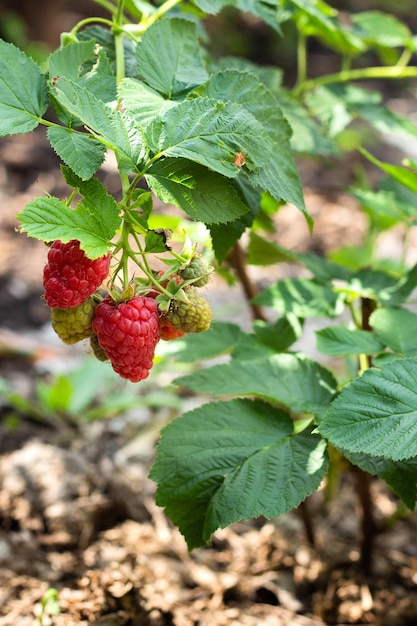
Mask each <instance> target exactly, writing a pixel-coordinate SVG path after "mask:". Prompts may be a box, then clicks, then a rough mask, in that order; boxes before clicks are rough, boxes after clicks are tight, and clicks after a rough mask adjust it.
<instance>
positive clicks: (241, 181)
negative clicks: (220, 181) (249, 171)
mask: <svg viewBox="0 0 417 626" xmlns="http://www.w3.org/2000/svg"><path fill="white" fill-rule="evenodd" d="M235 180H236V185H237V187H238V189H239V192H240V194H241V196H242V199H243V202H245V203H246V204H247V206H248V207H249V211H248V212H247V213H245V214H244V215H242V216H241V217H240V218H238V219H236V220H234V221H233V222H229V223H228V224H227V228H224V227H223V226H222V225H217V224H210V226H209V230H210V237H211V243H212V246H213V251H214V255H215V257H216V260H217V262H218V263H219V265H220V264H221V263H222V262H223V261H224V259H225V258H226V257H227V255H228V254H229V252H230V251H231V250H232V248H233V246H234V245H235V243H236V242H237V241H238V240H239V239H240V237H241V236H242V235H243V233H244V232H245V230H246V229H247V228H250V227H251V226H252V224H253V222H254V221H255V219H256V218H257V216H258V215H259V210H260V206H261V197H262V194H261V192H260V191H259V190H257V189H254V188H253V187H251V186H250V185H249V184H248V182H247V179H246V178H242V177H241V176H238V177H237V179H235Z"/></svg>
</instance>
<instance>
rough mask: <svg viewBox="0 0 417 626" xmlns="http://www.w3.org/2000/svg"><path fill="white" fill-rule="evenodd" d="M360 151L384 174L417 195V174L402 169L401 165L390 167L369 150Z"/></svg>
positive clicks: (360, 149)
mask: <svg viewBox="0 0 417 626" xmlns="http://www.w3.org/2000/svg"><path fill="white" fill-rule="evenodd" d="M358 150H359V151H360V152H361V153H362V154H363V156H364V157H366V158H367V159H368V160H369V161H370V162H371V163H373V164H374V165H377V166H378V167H379V168H381V169H382V170H383V171H384V172H386V173H387V174H389V175H390V176H392V178H394V180H396V181H398V182H399V183H401V184H402V185H404V186H405V187H407V188H408V189H411V191H413V192H414V193H417V173H416V172H414V171H412V170H410V169H407V168H405V167H400V166H399V165H390V164H389V163H384V162H383V161H380V160H379V159H377V158H376V157H374V156H372V154H370V153H369V152H368V151H367V150H365V149H364V148H361V147H359V148H358Z"/></svg>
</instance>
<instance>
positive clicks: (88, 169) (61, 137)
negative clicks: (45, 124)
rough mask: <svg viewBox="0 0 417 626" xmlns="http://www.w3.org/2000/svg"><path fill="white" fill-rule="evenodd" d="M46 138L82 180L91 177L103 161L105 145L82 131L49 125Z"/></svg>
mask: <svg viewBox="0 0 417 626" xmlns="http://www.w3.org/2000/svg"><path fill="white" fill-rule="evenodd" d="M48 139H49V141H50V143H51V146H52V147H53V149H54V150H55V152H56V153H57V155H58V156H59V157H61V159H62V160H63V161H64V163H66V164H67V165H69V166H70V168H71V169H72V170H74V172H75V173H76V174H77V175H78V176H79V177H80V178H82V179H83V180H88V179H89V178H91V176H92V175H93V174H94V173H95V172H96V171H97V170H98V168H99V167H100V165H101V164H102V163H103V161H104V157H105V154H106V148H105V146H103V144H101V143H100V142H99V141H96V140H95V139H93V138H92V137H90V136H89V135H86V134H84V133H78V132H76V131H73V130H72V129H71V128H63V127H58V126H51V127H50V128H48Z"/></svg>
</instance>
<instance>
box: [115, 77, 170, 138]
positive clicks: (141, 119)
mask: <svg viewBox="0 0 417 626" xmlns="http://www.w3.org/2000/svg"><path fill="white" fill-rule="evenodd" d="M119 96H120V97H121V98H122V100H123V107H124V109H125V110H126V112H127V114H128V115H129V117H130V118H131V119H132V120H134V122H135V124H137V125H138V126H139V127H140V128H141V129H142V130H146V128H147V127H148V126H149V124H150V123H151V122H152V120H154V119H155V118H156V117H158V115H160V114H161V115H163V112H164V110H166V109H167V108H170V107H172V106H175V103H174V102H172V101H170V100H165V98H163V97H162V96H161V95H160V94H159V93H158V92H156V91H154V90H153V89H151V87H148V86H147V85H145V84H144V83H142V82H141V81H139V80H137V79H135V78H125V79H124V80H122V81H121V83H120V85H119Z"/></svg>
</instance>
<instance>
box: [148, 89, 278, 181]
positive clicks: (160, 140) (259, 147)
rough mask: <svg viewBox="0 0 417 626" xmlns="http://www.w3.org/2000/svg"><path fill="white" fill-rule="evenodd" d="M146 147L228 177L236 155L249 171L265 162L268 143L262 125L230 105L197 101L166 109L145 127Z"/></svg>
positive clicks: (232, 172) (234, 171)
mask: <svg viewBox="0 0 417 626" xmlns="http://www.w3.org/2000/svg"><path fill="white" fill-rule="evenodd" d="M146 136H147V139H148V142H149V145H150V146H151V147H152V148H153V149H154V150H155V151H156V152H161V153H163V154H164V155H166V156H174V157H184V158H186V159H189V160H190V161H195V162H196V163H200V165H204V166H205V167H208V168H209V169H212V170H214V171H215V172H219V174H223V175H224V176H228V177H235V176H237V174H238V173H239V171H240V169H239V167H238V166H237V165H235V164H234V160H235V158H236V155H237V153H238V152H241V153H243V154H244V155H245V158H246V166H245V167H247V168H248V169H257V168H259V167H262V166H263V165H265V163H266V162H267V160H268V158H269V155H270V152H271V149H272V147H271V143H270V141H269V140H268V136H267V134H266V133H265V131H264V129H263V128H262V125H261V124H260V123H259V122H258V121H257V120H256V119H255V118H254V117H253V116H252V115H251V114H250V113H248V112H247V111H246V110H245V108H244V107H242V106H240V105H238V104H235V103H233V102H228V103H224V102H219V101H217V100H212V99H210V98H196V99H195V100H187V101H184V102H181V103H180V104H178V106H176V107H173V108H171V109H168V110H167V111H165V112H164V114H163V115H161V117H160V118H157V119H155V120H154V121H153V122H152V123H151V124H150V125H149V126H148V128H147V132H146Z"/></svg>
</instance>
